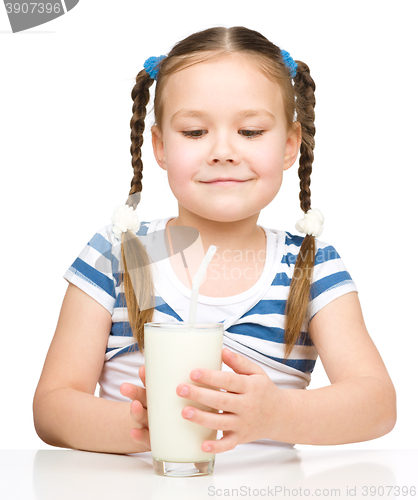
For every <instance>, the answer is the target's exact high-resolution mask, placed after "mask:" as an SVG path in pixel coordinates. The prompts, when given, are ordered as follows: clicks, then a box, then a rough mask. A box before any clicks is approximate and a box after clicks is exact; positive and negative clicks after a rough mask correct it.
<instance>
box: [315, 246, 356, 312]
mask: <svg viewBox="0 0 418 500" xmlns="http://www.w3.org/2000/svg"><path fill="white" fill-rule="evenodd" d="M315 243H316V254H315V267H314V274H313V281H312V285H311V296H310V303H309V321H311V319H312V318H313V317H314V316H315V314H316V313H317V312H318V311H320V310H321V309H322V308H323V307H324V306H326V305H327V304H329V303H330V302H331V301H333V300H334V299H337V298H338V297H341V295H345V294H346V293H349V292H358V290H357V287H356V285H355V283H354V281H353V280H352V278H351V276H350V274H349V273H348V271H347V269H346V267H345V265H344V263H343V261H342V259H341V257H340V255H339V254H338V252H337V250H336V249H335V248H334V247H333V246H332V245H329V244H328V243H325V242H323V241H318V240H315Z"/></svg>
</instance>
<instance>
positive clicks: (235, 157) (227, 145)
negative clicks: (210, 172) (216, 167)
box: [208, 134, 239, 164]
mask: <svg viewBox="0 0 418 500" xmlns="http://www.w3.org/2000/svg"><path fill="white" fill-rule="evenodd" d="M208 160H209V163H210V164H223V163H232V164H234V163H238V162H239V154H238V151H237V150H236V148H235V146H234V144H233V140H232V139H231V137H229V136H228V135H227V134H217V136H216V137H214V141H213V145H212V148H211V151H210V153H209V158H208Z"/></svg>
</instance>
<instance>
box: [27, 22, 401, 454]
mask: <svg viewBox="0 0 418 500" xmlns="http://www.w3.org/2000/svg"><path fill="white" fill-rule="evenodd" d="M154 81H156V82H157V83H156V89H155V100H154V112H155V125H154V126H153V127H152V144H153V149H154V155H155V158H156V161H157V162H158V164H159V166H160V167H161V168H163V169H164V170H166V171H167V175H168V181H169V184H170V187H171V189H172V191H173V194H174V196H175V197H176V198H177V200H178V215H177V216H176V217H168V218H167V219H163V220H154V221H151V222H140V223H139V220H138V219H137V216H136V212H134V211H133V210H134V209H136V208H137V205H138V203H139V201H140V193H141V191H142V169H143V165H142V161H141V146H142V142H143V139H142V134H143V131H144V120H145V116H146V106H147V103H148V101H149V88H150V87H151V85H152V84H153V83H154ZM314 91H315V84H314V81H313V80H312V78H311V76H310V72H309V68H308V66H307V65H306V64H304V63H303V62H301V61H297V62H295V61H293V59H292V58H291V57H290V55H289V54H288V53H287V52H285V51H282V50H280V49H279V48H278V47H276V46H275V45H274V44H272V43H271V42H270V41H268V40H267V39H266V38H265V37H263V36H262V35H261V34H259V33H257V32H255V31H251V30H248V29H246V28H242V27H235V28H229V29H227V28H213V29H208V30H205V31H202V32H199V33H196V34H193V35H191V36H189V37H187V38H186V39H185V40H183V41H181V42H179V43H178V44H177V45H175V46H174V48H173V49H172V50H171V52H170V53H169V54H168V55H167V56H166V57H165V56H161V57H160V58H150V59H148V60H147V61H146V63H145V65H144V69H143V70H141V71H140V72H139V74H138V75H137V78H136V85H135V86H134V88H133V91H132V99H133V101H134V105H133V117H132V120H131V130H132V132H131V139H132V146H131V154H132V166H133V169H134V176H133V179H132V182H131V189H130V192H129V195H130V196H129V198H128V200H127V204H126V206H122V207H118V209H117V210H116V211H115V213H114V216H113V218H112V222H113V224H110V225H108V226H106V227H105V228H103V229H102V230H100V231H99V232H98V233H96V234H95V236H94V237H93V238H92V239H91V241H90V242H89V243H88V244H87V246H86V247H85V248H84V250H83V251H82V252H81V254H80V255H79V257H78V258H77V259H76V260H75V261H74V263H73V264H72V266H71V267H70V268H69V270H68V271H67V273H66V274H65V278H66V279H67V280H68V282H69V286H68V290H67V293H66V295H65V297H64V301H63V305H62V309H61V313H60V317H59V321H58V325H57V330H56V332H55V336H54V338H53V341H52V343H51V347H50V349H49V352H48V355H47V358H46V361H45V366H44V369H43V372H42V375H41V378H40V381H39V385H38V388H37V391H36V394H35V398H34V419H35V426H36V430H37V432H38V434H39V436H40V437H41V438H42V439H43V440H44V441H45V442H47V443H49V444H51V445H54V446H63V447H70V448H78V449H83V450H92V451H102V452H112V453H134V452H141V451H146V450H149V449H150V443H149V433H148V429H147V409H146V389H145V382H146V381H145V376H144V374H145V369H144V366H143V365H144V358H143V354H142V348H143V325H144V323H146V322H150V321H156V322H166V321H172V322H177V321H185V320H187V314H188V310H189V305H190V288H191V286H190V280H191V279H192V278H193V276H194V273H195V272H196V270H197V268H198V266H199V264H200V262H201V257H202V255H203V254H204V253H206V251H207V249H208V247H209V246H210V245H216V246H217V252H216V255H215V258H214V259H213V261H212V262H211V265H210V267H209V269H208V272H207V278H206V280H205V282H204V283H203V284H202V285H201V287H200V296H199V306H198V315H197V321H199V322H208V321H209V322H212V321H215V322H223V323H224V329H225V335H224V344H225V346H227V348H225V349H224V351H223V370H222V371H219V372H217V371H209V370H203V369H199V367H196V369H195V370H193V372H192V373H191V378H192V380H194V381H199V382H200V383H202V384H205V385H207V386H209V388H203V387H198V386H195V385H191V384H181V385H180V386H179V387H178V388H177V394H178V396H179V397H186V398H187V399H189V400H192V401H196V402H200V403H202V404H204V405H207V406H209V407H212V408H215V409H218V410H223V412H222V413H218V414H215V413H212V412H204V411H200V410H198V409H196V408H193V407H191V406H187V407H186V408H185V409H184V410H183V412H182V415H183V417H184V418H185V419H188V420H190V421H192V422H195V423H197V424H200V425H204V426H205V427H210V428H213V429H218V430H221V431H223V437H222V439H220V440H215V441H206V442H204V443H203V444H202V449H203V450H204V451H211V452H214V453H221V452H224V451H227V450H231V449H233V448H234V447H235V446H237V445H238V444H241V443H246V442H254V441H260V440H264V439H269V440H274V441H275V442H277V444H279V445H282V446H290V447H291V446H293V444H294V443H300V444H321V445H330V444H343V443H352V442H358V441H364V440H370V439H375V438H377V437H379V436H382V435H384V434H386V433H388V432H390V430H391V429H392V428H393V427H394V425H395V421H396V395H395V390H394V387H393V384H392V381H391V379H390V377H389V375H388V373H387V371H386V368H385V366H384V363H383V361H382V359H381V357H380V355H379V353H378V351H377V349H376V347H375V346H374V344H373V342H372V340H371V338H370V336H369V334H368V332H367V330H366V327H365V324H364V321H363V317H362V313H361V308H360V304H359V300H358V296H357V291H356V287H355V285H354V283H353V281H352V280H351V277H350V275H349V274H348V272H347V270H346V269H345V267H344V264H343V263H342V261H341V259H340V257H339V255H338V253H337V251H336V250H335V249H334V248H333V247H332V246H330V245H328V244H326V243H324V242H322V241H319V240H317V239H316V237H317V236H319V235H320V234H321V232H322V223H323V218H322V215H321V213H320V212H319V210H312V209H311V191H310V187H309V186H310V175H311V171H312V162H313V149H314V135H315V126H314V106H315V95H314ZM299 153H300V160H299V164H300V166H299V177H300V195H299V199H300V206H301V209H302V210H303V212H304V213H305V217H304V219H303V220H301V221H299V223H298V224H297V229H298V230H299V231H301V232H303V233H305V234H306V236H305V237H300V236H296V235H293V234H291V233H288V232H284V231H278V230H273V229H268V228H265V227H262V226H259V225H257V220H258V217H259V215H260V211H261V210H262V209H263V208H264V207H266V206H267V205H268V204H269V203H270V202H271V201H272V200H273V199H274V197H275V196H276V194H277V193H278V191H279V189H280V186H281V183H282V176H283V171H284V170H287V169H288V168H290V167H291V166H292V165H293V164H294V162H295V161H296V159H297V156H298V155H299ZM181 228H183V229H186V228H189V229H190V228H194V229H193V230H194V231H196V233H197V231H198V234H199V238H198V239H197V240H196V241H192V242H191V243H190V244H188V247H187V248H183V250H184V251H182V252H181V254H179V253H177V254H176V255H174V254H172V255H171V256H170V257H169V258H164V256H163V257H161V255H162V254H161V253H160V254H158V252H155V250H156V249H157V250H160V249H161V245H160V244H159V243H158V241H162V240H161V235H163V236H164V238H163V240H164V241H165V237H166V236H168V237H170V234H174V233H175V231H176V230H177V231H178V230H181ZM158 235H159V236H158ZM159 238H160V239H159ZM156 242H157V243H156ZM183 246H184V245H183ZM157 247H158V248H157ZM167 248H168V247H167ZM151 250H154V253H153V252H152V251H151ZM152 253H153V255H151V254H152ZM157 254H158V255H159V256H158V255H157ZM318 354H319V356H320V358H321V361H322V363H323V365H324V368H325V370H326V372H327V375H328V377H329V380H330V382H331V385H330V386H327V387H323V388H320V389H315V390H311V391H305V390H300V389H305V388H306V387H307V386H308V384H309V381H310V376H311V372H312V370H313V368H314V365H315V360H316V358H317V356H318ZM138 368H139V375H140V379H141V382H142V384H141V383H140V382H139V380H138V378H137V374H138ZM97 382H99V383H100V386H101V389H100V397H99V398H97V397H94V391H95V388H96V384H97ZM212 387H213V389H211V388H212ZM219 389H223V391H219Z"/></svg>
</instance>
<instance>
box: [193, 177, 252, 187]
mask: <svg viewBox="0 0 418 500" xmlns="http://www.w3.org/2000/svg"><path fill="white" fill-rule="evenodd" d="M248 180H250V179H245V180H241V179H231V178H230V179H222V178H219V179H212V180H211V181H200V182H202V183H203V184H211V185H216V186H233V185H236V184H243V183H244V182H247V181H248Z"/></svg>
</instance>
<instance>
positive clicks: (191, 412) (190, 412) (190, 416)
mask: <svg viewBox="0 0 418 500" xmlns="http://www.w3.org/2000/svg"><path fill="white" fill-rule="evenodd" d="M193 415H194V411H193V410H187V413H186V418H192V417H193Z"/></svg>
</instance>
